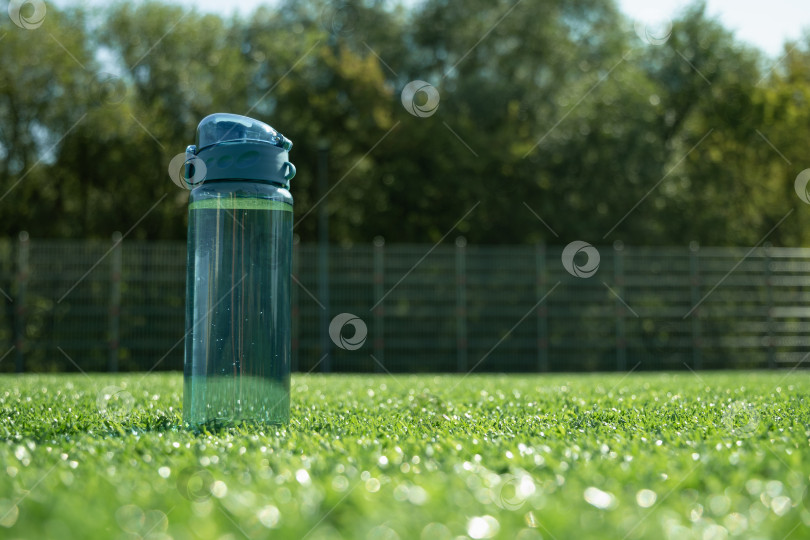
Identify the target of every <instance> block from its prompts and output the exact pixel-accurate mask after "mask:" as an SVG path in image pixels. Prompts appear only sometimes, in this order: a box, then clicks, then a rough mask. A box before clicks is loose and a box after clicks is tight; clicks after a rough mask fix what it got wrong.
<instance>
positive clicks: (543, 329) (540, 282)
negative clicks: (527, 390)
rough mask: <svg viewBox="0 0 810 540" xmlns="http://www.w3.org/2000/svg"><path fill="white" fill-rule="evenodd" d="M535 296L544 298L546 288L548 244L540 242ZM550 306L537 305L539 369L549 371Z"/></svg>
mask: <svg viewBox="0 0 810 540" xmlns="http://www.w3.org/2000/svg"><path fill="white" fill-rule="evenodd" d="M535 276H536V277H535V288H534V289H535V293H534V294H535V298H536V299H537V301H538V302H540V299H541V298H543V295H544V294H545V289H546V244H545V242H540V243H538V244H537V245H536V248H535ZM548 345H549V343H548V307H547V306H546V304H545V303H542V304H540V305H539V306H537V369H538V371H548V370H549V365H548Z"/></svg>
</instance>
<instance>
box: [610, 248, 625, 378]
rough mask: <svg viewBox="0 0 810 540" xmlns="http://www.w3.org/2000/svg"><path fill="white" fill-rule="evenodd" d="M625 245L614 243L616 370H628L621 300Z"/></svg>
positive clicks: (622, 294)
mask: <svg viewBox="0 0 810 540" xmlns="http://www.w3.org/2000/svg"><path fill="white" fill-rule="evenodd" d="M623 249H624V244H623V243H622V242H621V241H619V240H617V241H616V242H614V243H613V274H614V276H613V279H614V281H615V285H616V289H617V291H616V370H617V371H624V370H626V369H627V335H626V329H625V324H624V306H623V305H622V301H621V300H620V298H623V297H624V260H623V258H622V250H623Z"/></svg>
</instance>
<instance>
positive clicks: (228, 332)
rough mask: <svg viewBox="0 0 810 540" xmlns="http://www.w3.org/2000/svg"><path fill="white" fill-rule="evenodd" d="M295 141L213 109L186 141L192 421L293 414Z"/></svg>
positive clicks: (187, 370)
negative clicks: (291, 189)
mask: <svg viewBox="0 0 810 540" xmlns="http://www.w3.org/2000/svg"><path fill="white" fill-rule="evenodd" d="M291 148H292V142H291V141H290V140H289V139H287V138H286V137H284V136H283V135H281V134H280V133H278V132H277V131H276V130H274V129H273V128H272V127H270V126H269V125H267V124H265V123H263V122H259V121H258V120H254V119H252V118H248V117H245V116H239V115H235V114H225V113H218V114H212V115H210V116H207V117H205V118H204V119H203V120H202V121H201V122H200V124H199V126H198V127H197V140H196V145H193V146H189V147H188V148H187V149H186V161H185V166H184V172H183V175H184V180H185V181H186V182H187V183H188V185H189V187H191V188H192V189H191V194H190V197H189V218H188V263H187V264H188V271H187V275H186V338H185V361H184V370H183V372H184V388H183V420H184V421H185V423H186V424H187V425H189V426H192V427H200V426H208V427H221V426H231V425H236V424H240V423H243V422H250V423H253V422H261V423H284V422H286V421H287V420H288V418H289V409H290V354H291V351H290V347H291V344H290V310H291V305H290V279H291V258H292V227H293V225H292V223H293V221H292V216H293V212H292V210H293V199H292V196H291V195H290V192H289V191H288V189H289V185H290V179H291V178H292V177H293V176H294V175H295V167H294V166H293V164H292V163H290V162H289V154H288V152H289V150H290V149H291Z"/></svg>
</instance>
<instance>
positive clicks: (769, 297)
mask: <svg viewBox="0 0 810 540" xmlns="http://www.w3.org/2000/svg"><path fill="white" fill-rule="evenodd" d="M762 251H763V252H764V255H765V256H764V257H763V262H764V263H765V297H766V302H767V310H768V319H767V321H768V322H767V327H768V368H769V369H776V348H775V347H774V339H775V338H774V331H773V328H774V323H773V272H772V271H771V245H770V242H766V243H765V245H763V246H762Z"/></svg>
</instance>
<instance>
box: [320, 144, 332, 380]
mask: <svg viewBox="0 0 810 540" xmlns="http://www.w3.org/2000/svg"><path fill="white" fill-rule="evenodd" d="M328 164H329V141H326V140H322V141H320V142H319V143H318V193H319V194H320V199H319V200H321V201H323V199H324V198H325V197H326V195H327V194H328V193H329V190H328V187H329V180H328ZM318 298H320V299H321V303H322V304H323V307H324V309H322V310H321V313H320V317H319V321H320V332H319V338H320V353H319V354H320V356H319V360H316V361H320V359H323V360H322V361H321V371H323V372H324V373H329V372H330V371H332V341H331V340H330V338H329V321H330V319H329V316H330V313H331V304H330V301H329V214H328V212H327V206H326V202H323V204H321V205H320V208H319V209H318Z"/></svg>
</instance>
